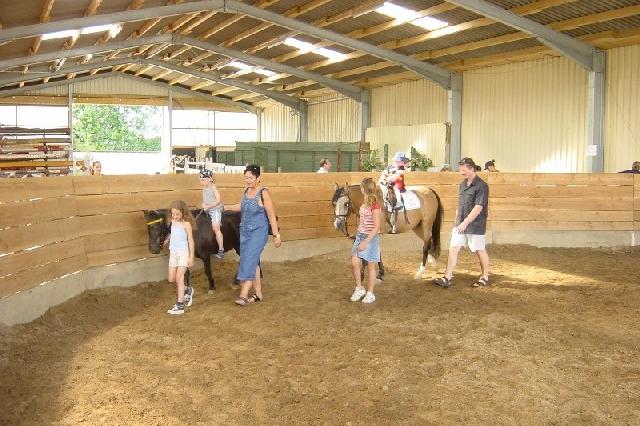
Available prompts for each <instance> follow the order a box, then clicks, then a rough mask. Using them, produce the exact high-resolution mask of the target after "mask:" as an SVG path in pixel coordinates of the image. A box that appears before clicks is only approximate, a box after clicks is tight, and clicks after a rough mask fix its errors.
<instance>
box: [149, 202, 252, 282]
mask: <svg viewBox="0 0 640 426" xmlns="http://www.w3.org/2000/svg"><path fill="white" fill-rule="evenodd" d="M191 214H192V215H193V217H194V219H195V222H196V226H195V228H194V230H193V244H194V245H195V255H196V257H197V258H198V259H202V263H203V264H204V273H205V274H206V276H207V280H208V281H209V293H212V292H213V291H214V290H215V289H216V282H215V280H214V279H213V275H212V274H211V255H213V254H215V253H218V242H217V241H216V239H215V237H214V235H213V230H212V229H211V219H210V218H209V215H208V214H207V213H206V212H203V211H202V210H192V211H191ZM144 220H145V221H146V222H147V229H148V231H149V251H150V252H151V253H153V254H158V253H160V251H161V250H162V243H163V242H164V240H165V238H166V237H167V235H168V234H169V231H170V226H169V224H168V222H167V209H160V210H145V211H144ZM220 230H221V231H222V235H223V237H224V251H229V250H235V251H236V253H238V255H240V213H239V212H223V213H222V222H221V224H220ZM187 279H188V276H187V275H186V274H185V284H186V283H187ZM234 284H237V281H234Z"/></svg>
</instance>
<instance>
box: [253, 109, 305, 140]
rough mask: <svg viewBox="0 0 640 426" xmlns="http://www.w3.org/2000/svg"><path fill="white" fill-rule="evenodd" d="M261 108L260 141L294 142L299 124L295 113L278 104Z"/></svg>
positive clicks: (298, 118)
mask: <svg viewBox="0 0 640 426" xmlns="http://www.w3.org/2000/svg"><path fill="white" fill-rule="evenodd" d="M262 106H263V107H264V109H263V111H262V122H261V126H260V129H261V138H262V141H264V142H296V141H297V140H298V131H299V123H300V117H299V116H298V113H297V111H295V110H293V109H291V108H289V107H286V106H284V105H282V104H278V103H265V104H263V105H262Z"/></svg>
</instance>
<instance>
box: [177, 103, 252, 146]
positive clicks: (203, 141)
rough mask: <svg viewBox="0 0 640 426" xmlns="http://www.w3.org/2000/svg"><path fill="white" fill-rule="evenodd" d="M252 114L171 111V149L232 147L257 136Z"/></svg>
mask: <svg viewBox="0 0 640 426" xmlns="http://www.w3.org/2000/svg"><path fill="white" fill-rule="evenodd" d="M256 129H257V119H256V116H255V115H254V114H250V113H244V112H223V111H190V110H174V111H173V116H172V144H173V146H235V143H236V142H252V141H255V140H256V136H257V132H256Z"/></svg>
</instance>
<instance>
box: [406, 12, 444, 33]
mask: <svg viewBox="0 0 640 426" xmlns="http://www.w3.org/2000/svg"><path fill="white" fill-rule="evenodd" d="M410 23H411V25H417V26H419V27H422V28H424V29H425V30H429V31H435V30H439V29H440V28H444V27H447V26H449V24H448V23H446V22H444V21H441V20H439V19H436V18H432V17H431V16H425V17H423V18H420V19H416V20H415V21H411V22H410Z"/></svg>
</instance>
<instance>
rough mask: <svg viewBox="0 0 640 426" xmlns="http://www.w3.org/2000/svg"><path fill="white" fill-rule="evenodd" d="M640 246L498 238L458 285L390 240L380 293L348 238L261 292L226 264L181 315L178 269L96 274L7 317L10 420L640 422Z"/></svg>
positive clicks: (3, 359)
mask: <svg viewBox="0 0 640 426" xmlns="http://www.w3.org/2000/svg"><path fill="white" fill-rule="evenodd" d="M639 254H640V252H639V251H637V250H636V251H633V250H631V249H629V250H625V251H606V250H587V249H584V250H583V249H580V250H577V249H574V250H565V249H535V248H531V247H523V246H504V247H500V246H494V247H492V248H491V255H492V260H493V273H494V275H493V277H492V286H491V287H490V288H488V289H473V288H470V287H469V286H468V284H469V283H470V282H472V281H473V279H474V278H476V277H477V266H476V262H475V259H474V258H472V257H471V256H470V255H469V254H468V253H467V254H466V255H464V256H462V259H461V264H460V268H459V271H458V274H457V275H456V285H455V286H454V287H453V288H451V289H449V290H444V289H441V288H438V287H435V286H433V285H431V284H429V283H428V282H427V281H426V280H425V281H423V282H416V281H414V280H413V279H412V276H413V273H414V272H415V270H416V266H417V265H418V262H419V255H418V254H417V253H409V254H407V255H404V256H399V255H398V254H395V255H392V254H389V253H386V254H385V257H386V265H387V280H386V281H385V282H384V284H381V285H380V286H379V287H378V291H377V295H378V301H377V302H376V303H375V304H374V305H372V306H366V305H363V304H361V303H352V302H350V301H349V300H348V298H349V295H350V293H351V290H352V278H351V276H350V271H349V260H348V257H347V256H345V255H331V256H323V257H316V258H313V259H310V260H306V261H299V262H290V263H284V264H267V265H266V266H265V274H266V278H265V301H264V302H261V303H259V304H256V305H253V306H250V307H247V308H239V307H237V306H235V305H233V303H232V301H233V297H234V295H235V291H233V290H232V289H231V288H230V286H229V285H228V284H227V283H230V282H231V277H232V276H233V272H234V271H233V267H234V265H229V264H226V265H224V266H223V267H222V268H220V267H218V266H217V265H216V267H217V268H218V269H217V270H216V272H215V276H216V277H217V279H218V285H219V287H220V289H219V290H218V292H217V293H216V294H215V295H214V296H208V295H206V285H205V281H206V280H205V279H204V276H203V275H202V274H201V273H198V274H196V276H195V283H196V291H197V293H196V297H195V303H194V305H193V307H192V308H190V309H189V310H188V312H187V313H186V314H185V315H184V316H181V317H172V316H169V315H167V314H166V310H167V309H168V308H169V307H170V305H171V304H172V302H173V293H172V288H171V287H170V286H169V285H168V284H167V283H155V284H142V285H139V286H137V287H135V288H127V289H124V288H111V289H103V290H97V291H91V292H87V293H85V294H83V295H81V296H78V297H76V298H74V299H72V300H70V301H68V302H67V303H64V304H63V305H60V306H58V307H55V308H53V309H51V310H50V311H49V312H48V313H47V314H45V315H44V316H43V317H42V318H40V319H38V320H36V321H34V322H32V323H30V324H26V325H21V326H14V327H10V328H9V327H5V328H1V329H0V374H1V376H0V377H2V379H1V380H0V424H2V425H21V424H32V425H48V424H91V425H93V424H108V425H116V424H122V425H137V424H141V425H167V424H202V425H205V424H225V425H229V424H247V425H249V424H251V425H256V424H328V425H339V424H343V425H344V424H352V425H356V424H367V425H371V424H420V425H424V424H460V423H464V424H484V425H487V424H516V423H517V424H639V423H640V362H639V361H638V360H639V359H640V347H639V346H640V327H638V318H640V316H639V314H640V266H639V265H640V262H639V259H640V256H639ZM445 257H446V256H445ZM400 258H401V259H400ZM430 273H432V275H434V276H435V273H433V271H431V272H430Z"/></svg>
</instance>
